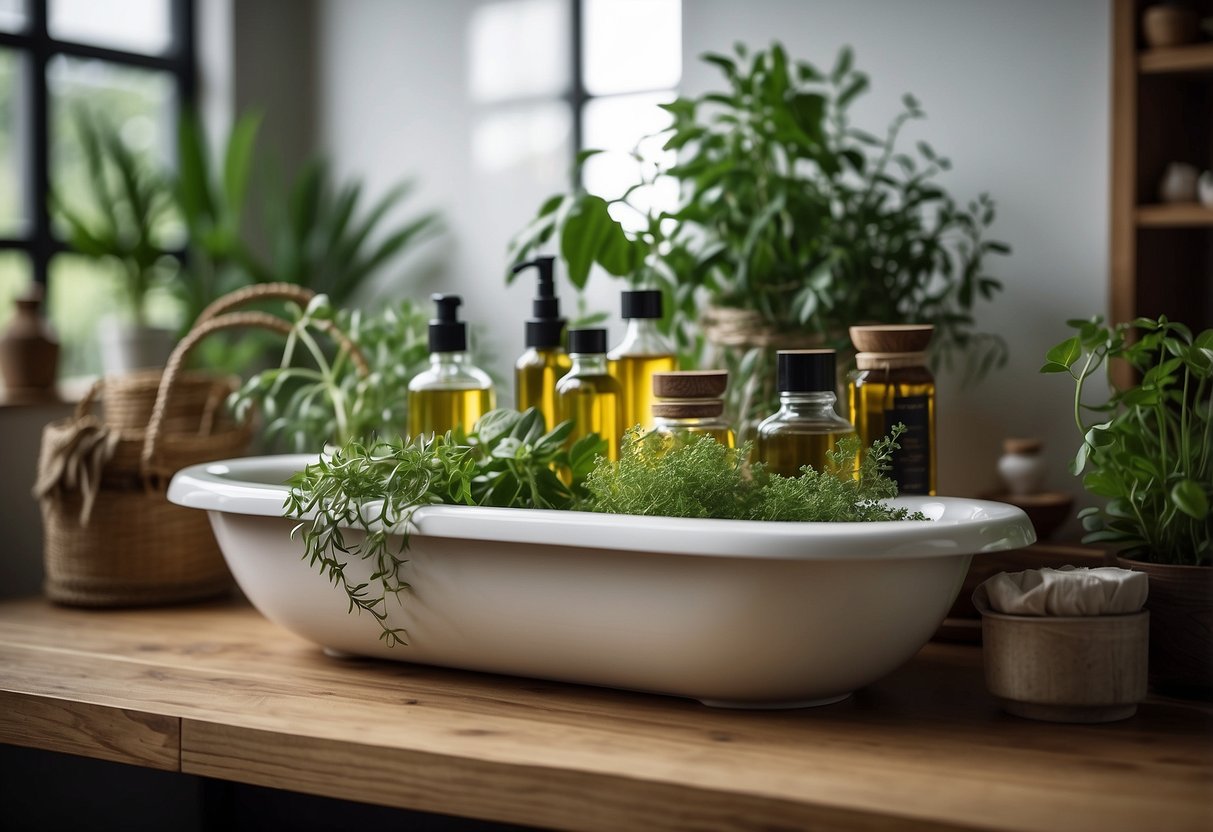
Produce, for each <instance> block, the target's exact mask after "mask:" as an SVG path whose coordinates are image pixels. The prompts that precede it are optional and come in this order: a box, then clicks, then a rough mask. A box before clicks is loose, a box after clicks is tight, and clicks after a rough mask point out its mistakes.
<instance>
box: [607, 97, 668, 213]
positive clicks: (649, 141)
mask: <svg viewBox="0 0 1213 832" xmlns="http://www.w3.org/2000/svg"><path fill="white" fill-rule="evenodd" d="M674 98H675V94H674V92H673V91H670V92H662V93H643V94H640V95H620V96H612V97H610V98H599V99H594V100H591V101H590V102H589V103H587V104H586V108H585V146H586V147H588V148H595V149H599V150H605V151H607V152H606V153H600V154H598V155H596V156H591V157H590V158H589V159H587V160H586V163H585V168H584V175H585V187H586V189H587V190H588V191H589V192H590V193H593V194H597V195H598V196H601V197H603V198H604V199H616V198H618V197H620V196H621V195H622V194H623V192H624V191H625V190H627V189H628V188H629V187H631V186H632V185H635V184H636V183H637V182H639V181H641V179H640V177H641V172H642V170H643V171H644V173H645V175H646V176H648V177H650V178H651V177H652V174H653V166H654V165H655V164H656V163H658V162H660V163H661V164H662V165H670V164H673V163H674V159H675V156H676V154H675V153H674V151H670V150H662V149H661V146H662V145H663V144H664V143H665V137H664V136H656V137H653V138H645V137H646V136H652V135H653V134H655V133H658V132H659V131H661V130H664V129H665V128H666V127H668V126H669V123H670V114H669V113H667V112H666V111H665V110H662V109H661V108H660V107H658V106H657V105H658V104H664V103H668V102H670V101H673V100H674ZM633 153H635V154H637V155H638V156H639V160H637V159H636V158H633V156H632V155H631V154H633ZM677 199H678V183H677V182H676V181H675V180H673V179H671V178H670V177H662V178H661V179H659V180H657V182H656V183H655V184H654V185H653V187H651V188H641V189H638V190H637V191H634V192H633V193H632V195H631V196H630V197H629V200H628V201H629V202H630V203H631V204H632V205H634V206H636V208H637V209H638V210H640V211H657V210H667V209H672V208H674V207H675V206H676V204H677ZM611 214H612V216H614V217H615V218H616V219H617V220H619V221H620V222H621V223H623V224H624V226H625V227H626V228H628V229H630V230H635V229H637V228H640V227H642V226H643V225H644V222H643V217H642V216H641V215H640V214H637V213H635V212H632V211H628V210H627V209H625V208H623V207H621V206H612V209H611Z"/></svg>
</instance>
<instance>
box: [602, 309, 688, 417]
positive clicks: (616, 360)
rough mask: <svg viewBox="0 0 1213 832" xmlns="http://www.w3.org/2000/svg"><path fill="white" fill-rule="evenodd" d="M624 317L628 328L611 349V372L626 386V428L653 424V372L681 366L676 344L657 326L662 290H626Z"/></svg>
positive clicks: (624, 394) (624, 398)
mask: <svg viewBox="0 0 1213 832" xmlns="http://www.w3.org/2000/svg"><path fill="white" fill-rule="evenodd" d="M622 301H623V302H622V306H623V310H622V311H623V319H624V320H626V321H627V322H628V328H627V331H626V332H625V333H624V336H623V340H622V341H621V342H620V343H619V346H617V347H615V349H613V350H611V354H610V359H611V375H613V376H614V377H615V378H616V379H618V381H619V386H620V387H621V388H623V428H624V430H627V429H628V428H632V427H635V426H636V425H640V426H641V427H643V428H644V429H646V430H648V429H649V428H651V427H653V425H654V422H653V374H654V373H667V372H671V371H673V370H676V369H678V360H677V358H676V357H675V355H674V347H673V345H672V344H670V342H669V341H668V340H666V338H665V336H664V335H662V334H661V333H660V332H659V331H658V330H657V322H658V321H659V320H661V292H659V291H657V290H656V289H642V290H636V291H630V292H624V293H623V297H622Z"/></svg>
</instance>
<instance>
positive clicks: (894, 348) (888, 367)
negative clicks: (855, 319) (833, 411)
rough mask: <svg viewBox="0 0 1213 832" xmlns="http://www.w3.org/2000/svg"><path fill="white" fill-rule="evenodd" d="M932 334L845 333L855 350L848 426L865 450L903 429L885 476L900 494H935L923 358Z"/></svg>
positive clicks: (908, 329)
mask: <svg viewBox="0 0 1213 832" xmlns="http://www.w3.org/2000/svg"><path fill="white" fill-rule="evenodd" d="M934 329H935V328H934V327H932V326H930V325H927V324H922V325H915V324H905V325H890V326H853V327H851V341H852V343H854V344H855V348H856V349H857V350H859V352H858V354H856V356H855V366H856V370H855V372H854V373H853V374H852V376H851V383H850V385H849V386H848V388H847V398H848V403H849V404H850V410H851V421H852V422H854V423H855V429H856V431H858V433H859V439H860V441H861V442H862V445H863V448H865V449H866V448H868V447H870V446H871V444H872V442H873V441H875V440H877V439H880V438H881V437H882V436H885V435H887V434H888V432H889V430H890V428H892V427H893V426H894V425H896V424H897V423H899V422H900V423H901V424H903V425H905V427H906V430H905V433H903V434H902V435H901V436H900V437H898V439H897V444H898V445H900V446H901V447H900V448H899V449H898V450H896V451H894V452H893V457H892V459H891V460H890V463H891V467H890V470H889V477H890V478H892V479H893V480H895V481H896V482H897V487H898V490H899V491H900V492H901V493H902V494H926V495H932V496H933V495H934V494H935V492H936V488H937V477H938V475H937V466H936V462H935V377H934V376H933V375H931V371H930V370H929V369H928V368H927V354H926V349H927V346H928V345H929V344H930V341H931V335H932V333H933V332H934Z"/></svg>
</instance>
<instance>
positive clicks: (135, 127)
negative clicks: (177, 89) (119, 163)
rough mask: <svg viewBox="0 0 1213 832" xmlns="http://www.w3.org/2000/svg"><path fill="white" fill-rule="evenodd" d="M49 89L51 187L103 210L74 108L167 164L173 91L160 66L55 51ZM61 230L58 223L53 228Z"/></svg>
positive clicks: (74, 204) (85, 207)
mask: <svg viewBox="0 0 1213 832" xmlns="http://www.w3.org/2000/svg"><path fill="white" fill-rule="evenodd" d="M47 75H48V82H49V85H50V94H51V187H52V188H53V189H54V190H55V192H56V194H57V195H58V196H59V197H60V198H61V199H62V200H63V201H64V203H65V204H66V205H67V206H68V207H70V208H71V209H72V210H74V211H76V212H78V213H80V214H82V215H83V216H84V218H85V219H86V220H89V221H95V220H96V219H97V216H98V214H99V212H100V210H101V206H100V201H99V200H98V198H97V196H96V194H95V189H94V187H93V186H92V185H91V181H92V180H91V178H90V176H89V170H88V165H87V162H86V159H85V156H84V151H83V148H82V146H81V143H80V136H79V125H78V121H77V119H78V113H79V112H81V111H85V112H87V113H88V114H90V115H91V116H92V117H93V118H94V119H95V120H98V121H100V122H102V123H108V124H109V125H112V126H113V127H114V128H115V129H116V130H117V131H118V135H119V136H120V137H121V139H122V141H123V143H124V144H125V145H126V147H127V148H128V149H130V150H131V151H133V152H135V153H136V154H137V155H139V156H140V157H141V158H142V159H143V161H144V162H145V163H146V164H148V165H151V166H155V167H157V168H161V169H163V168H165V167H167V166H168V165H169V164H170V161H171V159H172V158H173V147H174V144H175V140H174V126H173V125H174V115H175V113H176V107H175V93H174V87H173V81H172V77H171V76H170V75H168V74H167V73H164V72H155V71H153V70H145V69H137V68H134V67H126V66H118V65H117V64H112V63H108V62H106V61H96V60H88V59H80V58H69V57H65V56H62V55H60V56H57V57H55V58H53V59H52V60H51V63H50V66H49V67H48V69H47ZM56 230H57V231H58V232H59V234H60V236H65V235H64V234H63V229H62V228H61V227H59V228H57V229H56Z"/></svg>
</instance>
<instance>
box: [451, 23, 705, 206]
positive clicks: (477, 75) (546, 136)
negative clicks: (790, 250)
mask: <svg viewBox="0 0 1213 832" xmlns="http://www.w3.org/2000/svg"><path fill="white" fill-rule="evenodd" d="M681 29H682V3H681V0H498V2H492V3H487V4H485V5H483V6H480V7H479V8H477V9H476V11H475V12H474V14H473V18H472V22H471V27H470V32H469V43H468V50H467V53H468V56H469V60H470V65H469V67H468V79H469V80H468V83H469V88H470V89H469V92H470V94H471V97H472V100H473V101H474V102H476V103H477V104H479V105H481V106H482V108H483V109H482V112H481V115H480V117H479V119H478V121H477V124H476V126H475V129H474V132H473V137H472V154H473V159H474V161H475V164H476V165H477V167H478V168H479V169H481V170H485V171H499V170H503V169H508V168H513V167H518V166H524V165H526V164H530V163H532V162H534V161H536V160H539V159H547V158H550V156H551V154H552V153H553V152H554V151H558V150H563V151H564V152H565V153H567V155H566V156H565V158H571V157H572V156H573V154H575V153H576V152H577V151H579V150H582V149H584V148H597V149H602V150H607V151H611V152H610V153H607V154H602V155H600V156H597V157H594V158H592V159H591V160H589V162H587V164H586V167H585V180H586V181H585V184H586V187H587V188H588V189H589V190H591V191H592V192H594V193H597V194H600V195H602V196H606V197H615V196H619V195H620V194H621V193H622V192H623V191H624V190H625V189H626V188H627V187H628V186H630V185H631V184H633V183H634V182H635V181H637V176H638V173H637V168H636V165H635V164H634V163H632V162H631V161H630V160H629V159H628V158H627V156H626V154H628V153H630V152H632V151H633V150H636V149H637V143H638V142H639V141H640V140H641V138H642V137H644V136H646V135H648V134H650V133H653V132H656V131H658V130H660V129H661V128H662V127H664V126H665V125H666V124H667V123H668V115H667V114H666V113H665V112H664V111H663V110H661V109H660V108H659V107H658V105H659V104H661V103H665V102H668V101H671V100H673V99H674V97H675V96H676V88H677V86H678V83H679V82H680V80H681V77H682V32H681ZM639 149H640V151H641V154H642V155H643V156H644V157H645V158H648V159H650V160H653V161H655V160H656V158H657V154H659V153H661V152H662V151H661V150H660V146H659V145H657V146H652V143H650V146H646V147H641V148H639Z"/></svg>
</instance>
